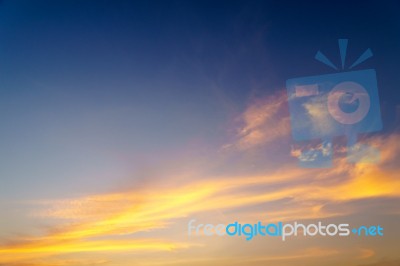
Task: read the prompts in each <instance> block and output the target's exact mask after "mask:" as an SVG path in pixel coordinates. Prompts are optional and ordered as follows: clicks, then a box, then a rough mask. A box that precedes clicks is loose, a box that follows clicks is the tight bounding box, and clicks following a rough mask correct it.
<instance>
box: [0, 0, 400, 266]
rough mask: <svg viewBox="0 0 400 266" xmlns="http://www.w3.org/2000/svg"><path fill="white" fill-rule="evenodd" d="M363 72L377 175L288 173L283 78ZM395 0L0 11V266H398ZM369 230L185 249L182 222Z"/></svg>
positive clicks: (290, 146) (15, 6) (57, 4)
mask: <svg viewBox="0 0 400 266" xmlns="http://www.w3.org/2000/svg"><path fill="white" fill-rule="evenodd" d="M339 38H348V39H349V46H348V50H347V54H348V56H347V61H346V62H347V64H350V63H352V62H354V61H355V60H356V59H357V58H358V56H359V55H360V54H361V53H362V52H364V51H365V50H366V49H367V48H371V50H372V52H373V54H374V56H373V57H372V58H371V59H369V60H368V61H366V62H364V63H362V64H361V65H359V66H357V67H356V68H355V70H362V69H369V68H374V69H375V70H376V72H377V78H378V88H379V97H380V104H381V113H382V120H383V126H384V129H383V130H382V131H381V132H378V133H375V134H370V135H368V136H365V137H364V138H363V141H365V142H366V143H371V144H373V145H375V146H377V147H378V148H379V149H380V150H381V161H380V162H379V163H378V164H376V165H370V164H348V163H347V162H346V161H345V159H344V157H343V154H342V153H341V152H340V148H341V147H342V146H341V144H342V142H343V140H342V139H340V138H339V139H338V140H337V143H336V144H335V148H336V150H337V152H336V153H337V154H336V155H337V156H336V157H335V158H336V159H335V161H334V167H333V168H330V169H322V170H321V169H302V168H299V166H298V163H297V161H298V160H297V158H296V157H295V156H294V155H295V154H296V150H297V148H298V147H297V146H296V145H295V144H294V142H293V141H292V139H291V136H290V124H289V111H288V106H287V98H286V97H287V96H286V88H285V82H286V80H287V79H290V78H295V77H302V76H312V75H320V74H328V73H334V72H335V71H334V70H332V69H330V68H329V67H327V66H325V65H323V64H321V63H320V62H318V61H316V60H315V59H314V56H315V53H316V52H317V51H318V50H321V51H323V52H324V54H325V55H327V56H328V57H329V58H330V59H331V60H332V61H333V62H334V63H335V64H337V65H339V62H340V56H339V51H338V46H337V39H339ZM399 64H400V4H399V2H396V1H362V2H361V1H360V2H353V3H347V2H346V1H343V2H340V1H331V2H326V3H316V2H314V1H306V2H302V3H295V1H275V2H272V1H143V2H130V1H1V2H0V119H1V121H2V126H1V130H0V147H1V149H0V159H1V160H0V182H1V183H0V184H1V185H0V211H1V215H0V245H1V246H0V265H1V266H3V265H7V266H10V265H11V266H50V265H52V266H54V265H56V266H62V265H72V266H83V265H106V266H119V265H122V266H123V265H199V266H200V265H288V266H292V265H293V266H295V265H349V266H356V265H370V266H374V265H375V266H394V265H399V263H400V255H398V239H399V237H400V230H399V229H398V228H397V225H398V224H399V222H400V209H399V206H400V205H399V204H400V179H399V177H398V173H399V171H400V169H399V163H400V157H399V156H400V133H399V130H398V129H399V123H400V92H399V85H398V84H400V75H399V70H398V69H399ZM192 218H194V219H197V220H199V221H204V222H209V223H219V222H231V221H232V220H243V221H250V222H254V221H258V220H272V221H276V220H284V221H293V220H302V221H315V220H316V219H317V220H324V221H330V222H340V221H343V220H346V221H349V222H352V223H354V224H362V223H366V221H367V222H368V223H371V224H375V223H379V224H383V225H385V230H387V232H388V234H387V235H385V236H384V237H383V238H381V239H361V240H360V239H352V240H349V241H346V242H345V241H343V240H341V239H338V238H331V239H323V238H312V239H308V238H299V239H296V240H293V241H290V242H287V243H281V242H280V241H278V240H271V239H268V240H267V239H257V240H253V241H251V242H246V241H244V240H243V239H239V238H234V239H232V238H226V237H225V238H205V237H198V238H188V237H187V231H186V230H187V222H188V221H189V220H190V219H192Z"/></svg>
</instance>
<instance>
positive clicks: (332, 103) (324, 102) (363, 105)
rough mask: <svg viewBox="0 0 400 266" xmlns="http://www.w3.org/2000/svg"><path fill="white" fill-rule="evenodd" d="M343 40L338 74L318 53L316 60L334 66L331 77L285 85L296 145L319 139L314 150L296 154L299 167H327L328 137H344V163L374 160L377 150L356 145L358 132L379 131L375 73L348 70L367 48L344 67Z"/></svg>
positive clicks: (362, 58) (366, 55)
mask: <svg viewBox="0 0 400 266" xmlns="http://www.w3.org/2000/svg"><path fill="white" fill-rule="evenodd" d="M347 43H348V40H347V39H339V51H340V57H341V70H340V71H339V68H338V67H337V66H335V65H334V64H333V63H332V62H331V61H330V60H329V59H328V58H327V57H326V56H325V55H324V54H323V53H322V52H320V51H318V52H317V54H316V56H315V59H317V60H318V61H320V62H322V63H324V64H325V65H327V66H329V67H331V68H333V69H334V70H336V71H339V72H336V73H332V74H326V75H318V76H309V77H300V78H294V79H289V80H287V81H286V88H287V92H288V101H289V110H290V115H291V128H292V136H293V139H294V140H295V141H296V142H308V141H312V140H320V141H321V145H320V146H319V148H317V149H309V150H306V151H302V152H301V154H300V155H299V156H298V159H299V163H300V165H301V166H302V167H309V168H320V167H330V166H331V165H332V153H333V152H332V149H333V148H332V147H333V145H332V139H333V138H334V137H337V136H346V137H347V159H348V161H349V162H358V161H360V160H361V159H365V157H366V155H368V156H369V161H376V160H377V158H379V152H378V151H377V150H376V149H374V148H373V147H370V146H367V145H365V144H360V143H358V134H360V133H369V132H376V131H380V130H381V129H382V120H381V114H380V105H379V96H378V86H377V79H376V72H375V70H374V69H366V70H357V71H352V69H353V68H354V67H355V66H357V65H359V64H360V63H362V62H364V61H365V60H367V59H368V58H370V57H371V56H372V51H371V50H370V49H367V50H366V51H365V52H364V53H363V54H362V55H361V56H360V57H359V58H358V59H357V60H356V61H355V62H354V63H353V64H351V65H350V67H348V69H347V70H346V71H345V69H346V64H345V62H346V50H347Z"/></svg>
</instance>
